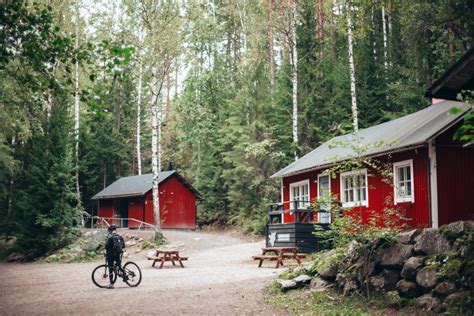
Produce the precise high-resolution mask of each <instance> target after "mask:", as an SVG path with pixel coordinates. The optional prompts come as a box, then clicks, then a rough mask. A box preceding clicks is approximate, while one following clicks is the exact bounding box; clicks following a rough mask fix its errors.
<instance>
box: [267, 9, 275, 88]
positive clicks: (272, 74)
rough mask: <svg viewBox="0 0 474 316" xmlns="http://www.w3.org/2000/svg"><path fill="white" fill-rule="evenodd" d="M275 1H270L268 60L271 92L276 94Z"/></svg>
mask: <svg viewBox="0 0 474 316" xmlns="http://www.w3.org/2000/svg"><path fill="white" fill-rule="evenodd" d="M273 40H274V39H273V0H268V59H269V65H270V91H271V93H272V96H273V94H274V93H275V49H274V45H273Z"/></svg>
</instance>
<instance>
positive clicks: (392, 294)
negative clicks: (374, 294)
mask: <svg viewBox="0 0 474 316" xmlns="http://www.w3.org/2000/svg"><path fill="white" fill-rule="evenodd" d="M386 298H387V302H388V304H389V305H390V306H394V307H395V306H400V305H401V303H402V298H401V297H400V294H398V292H397V291H389V292H387V295H386Z"/></svg>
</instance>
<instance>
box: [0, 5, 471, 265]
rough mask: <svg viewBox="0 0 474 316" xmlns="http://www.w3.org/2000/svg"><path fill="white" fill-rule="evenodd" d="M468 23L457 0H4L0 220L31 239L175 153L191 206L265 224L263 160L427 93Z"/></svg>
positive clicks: (77, 218)
mask: <svg viewBox="0 0 474 316" xmlns="http://www.w3.org/2000/svg"><path fill="white" fill-rule="evenodd" d="M473 39H474V2H473V1H470V0H438V1H432V0H189V1H185V0H120V1H110V0H104V1H86V0H78V1H64V0H48V1H46V0H42V1H35V2H32V1H3V2H2V3H1V4H0V42H1V45H0V121H1V129H0V231H1V232H2V234H4V235H6V236H15V237H16V238H17V247H18V248H19V249H21V250H23V251H25V252H28V253H29V255H30V256H32V257H34V256H40V255H43V254H45V253H48V252H49V251H51V250H53V249H57V248H60V247H62V246H64V245H66V244H67V243H68V242H70V240H71V239H72V238H74V236H75V234H76V231H77V227H79V226H80V225H81V224H83V223H84V221H85V219H86V218H87V217H88V216H89V215H91V214H94V212H96V211H97V210H96V204H95V203H94V202H93V201H91V197H92V196H93V195H94V194H96V193H97V192H99V191H100V190H101V189H103V188H104V187H106V186H107V185H109V184H111V183H112V182H114V181H115V180H117V179H118V178H120V177H123V176H128V175H136V174H145V173H150V172H152V170H155V171H157V172H159V171H160V170H168V169H169V168H173V169H176V170H178V171H179V172H180V173H181V174H182V175H183V176H184V177H185V178H186V179H188V180H189V182H190V183H192V185H193V186H194V187H195V188H196V189H197V190H198V191H199V192H200V193H201V195H202V196H203V197H204V200H203V201H202V203H201V204H200V205H199V207H198V212H199V221H200V222H201V223H204V224H211V223H218V224H222V225H233V226H236V227H240V228H241V229H242V230H243V231H244V232H247V233H250V232H254V233H262V231H263V228H264V224H265V223H266V220H267V219H266V217H267V216H266V213H267V205H268V203H271V202H275V201H277V200H278V198H279V197H278V195H279V185H280V184H279V182H276V181H274V180H271V179H270V178H269V177H270V176H271V175H272V174H273V173H274V172H276V171H278V170H279V169H280V168H282V167H284V166H285V165H287V164H288V163H290V162H291V161H294V160H295V159H297V158H298V157H301V156H302V155H304V154H305V153H307V152H309V151H310V150H312V149H314V148H315V147H317V146H318V145H319V144H321V143H322V142H324V141H326V140H328V139H329V138H332V137H334V136H337V135H342V134H346V133H350V132H352V131H354V130H357V129H362V128H365V127H368V126H372V125H375V124H379V123H381V122H384V121H387V120H391V119H394V118H397V117H400V116H402V115H406V114H408V113H411V112H414V111H417V110H419V109H422V108H424V107H426V106H428V105H429V104H430V100H429V99H427V98H425V97H424V94H425V91H426V89H427V87H429V85H430V84H431V83H432V82H433V81H434V80H436V79H437V78H438V77H439V76H440V75H441V74H442V73H443V72H444V71H445V70H446V69H447V68H448V67H449V66H450V65H451V64H452V63H454V62H455V61H456V60H457V59H458V58H459V57H460V56H461V55H462V54H463V53H465V52H466V51H467V50H468V49H470V48H471V47H472V45H473Z"/></svg>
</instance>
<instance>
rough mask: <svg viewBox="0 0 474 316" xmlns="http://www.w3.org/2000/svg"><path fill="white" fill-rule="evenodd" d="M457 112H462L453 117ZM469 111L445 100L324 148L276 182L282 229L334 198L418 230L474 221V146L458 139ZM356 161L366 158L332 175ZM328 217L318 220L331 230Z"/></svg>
mask: <svg viewBox="0 0 474 316" xmlns="http://www.w3.org/2000/svg"><path fill="white" fill-rule="evenodd" d="M453 108H456V109H458V110H459V112H457V113H456V114H453V113H454V112H453V111H452V109H453ZM471 109H472V108H471V106H470V105H467V104H465V103H460V102H454V101H442V102H439V103H436V104H432V105H430V106H429V107H427V108H425V109H423V110H421V111H418V112H415V113H413V114H410V115H407V116H404V117H401V118H399V119H396V120H393V121H390V122H386V123H383V124H380V125H376V126H373V127H369V128H367V129H363V130H360V131H358V132H357V133H353V134H348V135H343V136H340V137H336V138H334V139H331V140H329V141H328V142H326V143H324V144H322V145H321V146H319V147H318V148H316V149H315V150H313V151H311V152H310V153H308V154H306V155H305V156H303V157H301V158H300V159H298V160H297V161H295V162H293V163H292V164H290V165H288V166H287V167H285V168H283V169H282V170H280V171H278V172H277V173H276V174H274V175H273V176H272V177H273V178H280V179H281V192H282V194H281V196H282V200H281V202H280V205H281V206H282V207H281V209H282V210H281V221H280V223H283V224H285V223H293V222H295V212H294V210H297V211H298V209H303V210H304V209H305V208H308V206H309V203H310V202H312V201H314V200H315V199H319V198H320V196H322V195H323V194H325V193H326V192H329V191H330V192H331V193H333V194H334V195H335V196H336V197H337V199H338V201H339V203H340V205H341V206H342V208H343V209H344V208H346V209H350V210H351V212H354V213H355V214H357V215H360V216H361V217H362V219H363V220H364V221H367V220H368V219H369V218H370V216H371V214H372V213H373V212H375V213H378V214H381V213H382V212H384V210H386V209H387V208H391V209H393V210H395V211H397V212H400V213H403V216H404V217H407V218H409V219H410V221H409V224H410V225H411V226H413V227H438V226H440V225H442V224H446V223H449V222H453V221H457V220H473V219H474V202H473V199H472V198H473V196H474V146H464V144H463V143H461V142H459V141H456V140H453V135H454V133H455V132H456V131H457V129H458V128H459V126H460V125H461V124H462V123H463V117H464V116H465V115H466V114H467V113H468V112H469V111H470V110H471ZM357 157H359V158H361V157H366V158H367V159H366V158H363V159H359V160H360V161H362V162H364V161H365V162H366V163H363V164H362V166H360V167H358V168H356V169H355V170H354V168H350V169H346V171H345V170H341V171H336V172H333V173H332V176H330V175H328V174H327V171H328V170H337V168H336V169H334V167H337V166H340V165H342V164H344V163H346V162H348V161H354V160H356V159H355V158H357ZM370 161H373V162H374V163H375V164H376V165H378V166H384V168H385V169H382V170H384V172H382V171H381V170H380V169H379V167H377V168H373V167H372V166H371V163H370ZM387 169H388V170H387ZM387 171H389V172H387ZM275 214H276V213H275V212H273V215H275ZM330 217H331V216H330V214H326V213H320V214H319V215H314V222H320V223H327V222H330V220H331V218H330ZM297 221H298V220H297Z"/></svg>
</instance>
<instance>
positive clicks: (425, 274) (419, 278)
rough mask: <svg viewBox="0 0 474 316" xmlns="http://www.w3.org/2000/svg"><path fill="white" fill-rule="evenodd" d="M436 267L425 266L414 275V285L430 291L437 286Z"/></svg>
mask: <svg viewBox="0 0 474 316" xmlns="http://www.w3.org/2000/svg"><path fill="white" fill-rule="evenodd" d="M436 273H437V268H436V266H427V267H424V268H423V269H421V270H420V271H418V273H417V274H416V283H417V284H418V285H419V286H421V287H422V288H423V289H425V290H431V289H432V288H434V287H435V286H436V285H437V284H438V276H437V275H436Z"/></svg>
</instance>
